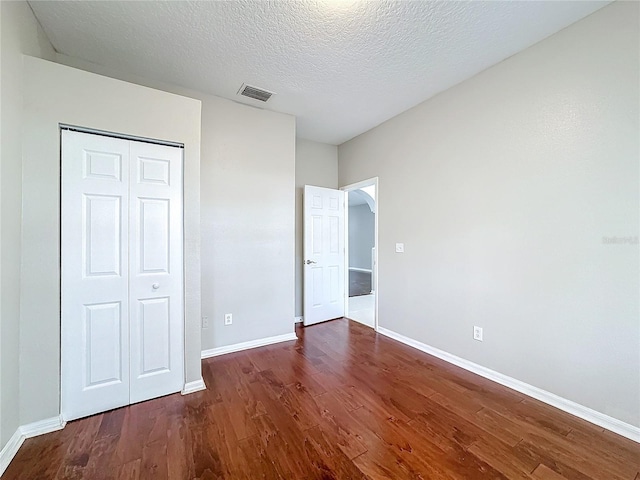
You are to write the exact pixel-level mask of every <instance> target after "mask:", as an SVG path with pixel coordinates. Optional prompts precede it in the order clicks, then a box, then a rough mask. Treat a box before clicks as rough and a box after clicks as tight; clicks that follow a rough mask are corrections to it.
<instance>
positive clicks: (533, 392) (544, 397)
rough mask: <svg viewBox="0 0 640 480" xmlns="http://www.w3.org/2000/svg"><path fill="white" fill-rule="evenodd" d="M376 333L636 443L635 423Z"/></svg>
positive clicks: (427, 347)
mask: <svg viewBox="0 0 640 480" xmlns="http://www.w3.org/2000/svg"><path fill="white" fill-rule="evenodd" d="M378 333H381V334H382V335H385V336H387V337H389V338H393V339H394V340H397V341H398V342H400V343H404V344H405V345H408V346H410V347H413V348H416V349H418V350H420V351H422V352H425V353H428V354H429V355H433V356H434V357H438V358H440V359H442V360H444V361H446V362H449V363H451V364H453V365H456V366H458V367H460V368H464V369H465V370H468V371H470V372H473V373H475V374H477V375H480V376H481V377H484V378H488V379H489V380H492V381H494V382H496V383H499V384H500V385H504V386H505V387H509V388H511V389H513V390H516V391H518V392H520V393H524V394H525V395H528V396H530V397H533V398H535V399H537V400H540V401H541V402H544V403H546V404H548V405H551V406H552V407H556V408H558V409H560V410H562V411H564V412H567V413H570V414H571V415H575V416H576V417H579V418H582V419H583V420H586V421H587V422H591V423H594V424H596V425H598V426H600V427H602V428H606V429H607V430H610V431H612V432H615V433H617V434H618V435H622V436H623V437H626V438H628V439H630V440H633V441H635V442H639V443H640V428H639V427H636V426H635V425H631V424H629V423H625V422H623V421H621V420H618V419H617V418H613V417H610V416H609V415H605V414H604V413H600V412H598V411H596V410H593V409H591V408H589V407H585V406H584V405H580V404H579V403H576V402H574V401H572V400H567V399H566V398H563V397H560V396H558V395H556V394H554V393H551V392H547V391H546V390H542V389H541V388H538V387H534V386H533V385H529V384H528V383H525V382H522V381H520V380H517V379H515V378H513V377H509V376H507V375H503V374H502V373H500V372H496V371H495V370H491V369H489V368H486V367H483V366H482V365H478V364H477V363H473V362H470V361H469V360H465V359H464V358H460V357H458V356H456V355H452V354H451V353H448V352H445V351H444V350H440V349H438V348H435V347H432V346H430V345H427V344H425V343H422V342H419V341H417V340H414V339H412V338H409V337H405V336H404V335H401V334H399V333H396V332H394V331H392V330H388V329H386V328H384V327H378Z"/></svg>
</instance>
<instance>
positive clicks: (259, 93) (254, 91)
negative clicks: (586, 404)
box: [238, 83, 274, 102]
mask: <svg viewBox="0 0 640 480" xmlns="http://www.w3.org/2000/svg"><path fill="white" fill-rule="evenodd" d="M238 95H243V96H245V97H249V98H253V99H254V100H260V101H261V102H266V101H267V100H269V99H270V98H271V95H274V93H273V92H270V91H268V90H264V89H262V88H258V87H252V86H251V85H247V84H246V83H243V84H242V86H241V87H240V90H238Z"/></svg>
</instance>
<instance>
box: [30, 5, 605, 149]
mask: <svg viewBox="0 0 640 480" xmlns="http://www.w3.org/2000/svg"><path fill="white" fill-rule="evenodd" d="M29 3H30V5H31V8H32V9H33V11H34V13H35V15H36V17H37V18H38V20H39V21H40V23H41V25H42V27H43V28H44V31H45V33H46V34H47V36H48V37H49V39H50V40H51V42H52V44H53V46H54V47H55V49H56V50H57V51H58V52H60V53H63V54H65V55H69V56H72V57H77V58H80V59H83V60H86V61H90V62H93V63H97V64H100V65H103V66H105V67H108V68H112V69H116V70H119V71H124V72H128V73H131V74H135V75H139V76H143V77H148V78H151V79H154V80H159V81H163V82H169V83H172V84H175V85H180V86H182V87H186V88H190V89H194V90H198V91H201V92H205V93H209V94H214V95H219V96H222V97H226V98H230V99H233V100H236V101H238V102H242V103H247V104H251V105H254V106H260V107H262V108H266V109H269V110H275V111H278V112H284V113H289V114H292V115H295V116H296V117H297V132H298V135H299V136H301V137H303V138H308V139H311V140H316V141H319V142H324V143H330V144H335V145H338V144H340V143H343V142H345V141H346V140H349V139H351V138H353V137H354V136H356V135H359V134H360V133H363V132H365V131H367V130H369V129H370V128H372V127H374V126H376V125H379V124H380V123H382V122H384V121H385V120H388V119H389V118H391V117H393V116H395V115H397V114H399V113H401V112H403V111H405V110H407V109H409V108H411V107H413V106H415V105H417V104H418V103H420V102H422V101H424V100H426V99H428V98H430V97H432V96H434V95H435V94H437V93H438V92H441V91H443V90H446V89H447V88H449V87H451V86H453V85H455V84H457V83H460V82H461V81H463V80H466V79H467V78H470V77H472V76H473V75H475V74H477V73H479V72H481V71H482V70H484V69H486V68H488V67H490V66H491V65H494V64H496V63H498V62H500V61H502V60H504V59H505V58H507V57H509V56H511V55H513V54H515V53H517V52H519V51H521V50H523V49H525V48H527V47H529V46H531V45H533V44H534V43H537V42H539V41H540V40H542V39H544V38H545V37H547V36H549V35H551V34H553V33H555V32H557V31H559V30H561V29H562V28H564V27H566V26H568V25H570V24H571V23H574V22H576V21H577V20H580V19H581V18H583V17H585V16H587V15H589V14H591V13H593V12H594V11H595V10H598V9H599V8H601V7H603V6H604V5H606V4H607V3H609V2H587V1H486V2H485V1H474V2H457V1H441V2H431V1H393V2H391V1H382V0H378V1H367V2H352V1H339V0H333V1H315V2H307V1H272V2H266V1H246V0H237V1H228V2H221V1H178V2H157V1H146V2H132V1H81V2H67V1H65V2H58V1H30V2H29ZM243 83H247V84H249V85H253V86H257V87H261V88H264V89H266V90H269V91H272V92H275V93H276V95H274V96H273V97H272V98H271V100H269V102H268V103H266V104H262V103H261V102H259V101H256V100H252V99H248V98H246V97H239V96H237V92H238V89H239V88H240V86H241V85H242V84H243Z"/></svg>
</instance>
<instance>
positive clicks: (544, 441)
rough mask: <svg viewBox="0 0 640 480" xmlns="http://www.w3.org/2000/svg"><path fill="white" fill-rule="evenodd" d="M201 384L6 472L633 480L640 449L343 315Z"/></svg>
mask: <svg viewBox="0 0 640 480" xmlns="http://www.w3.org/2000/svg"><path fill="white" fill-rule="evenodd" d="M298 336H299V340H298V341H297V342H288V343H283V344H278V345H272V346H269V347H263V348H256V349H253V350H247V351H245V352H240V353H235V354H230V355H225V356H221V357H216V358H212V359H208V360H205V361H204V362H203V371H204V378H205V382H206V384H207V387H208V388H207V390H206V391H203V392H198V393H195V394H192V395H188V396H184V397H183V396H181V395H179V394H176V395H170V396H167V397H163V398H160V399H156V400H152V401H149V402H144V403H141V404H137V405H133V406H131V407H126V408H121V409H117V410H113V411H110V412H107V413H105V414H102V415H95V416H93V417H89V418H86V419H82V420H77V421H74V422H70V423H69V424H67V426H66V428H65V429H64V430H61V431H59V432H54V433H50V434H47V435H43V436H40V437H36V438H32V439H28V440H27V441H26V442H25V443H24V445H23V446H22V448H21V449H20V451H19V452H18V454H17V456H16V457H15V459H14V460H13V462H12V463H11V465H10V466H9V468H8V469H7V471H6V473H5V475H3V479H6V480H12V479H21V480H25V479H50V478H60V479H165V478H171V479H195V478H197V479H251V480H255V479H323V480H328V479H348V480H350V479H476V478H477V479H483V478H491V479H499V478H508V479H527V478H533V479H589V478H593V479H606V480H615V479H624V480H634V479H640V445H639V444H637V443H634V442H632V441H631V440H627V439H625V438H623V437H620V436H617V435H615V434H613V433H610V432H607V431H603V429H601V428H599V427H596V426H594V425H592V424H590V423H587V422H585V421H582V420H580V419H578V418H575V417H572V416H571V415H568V414H565V413H563V412H560V411H558V410H556V409H554V408H552V407H549V406H547V405H545V404H543V403H540V402H538V401H536V400H533V399H531V398H529V397H526V396H524V395H521V394H519V393H517V392H514V391H512V390H509V389H507V388H505V387H502V386H500V385H497V384H495V383H492V382H490V381H488V380H485V379H483V378H481V377H478V376H476V375H473V374H471V373H469V372H466V371H464V370H461V369H459V368H457V367H454V366H451V365H449V364H447V363H445V362H443V361H440V360H438V359H435V358H433V357H430V356H429V355H426V354H424V353H422V352H419V351H416V350H414V349H411V348H409V347H406V346H404V345H402V344H399V343H397V342H395V341H393V340H391V339H388V338H385V337H383V336H380V335H376V334H375V333H374V332H373V331H372V330H370V329H368V328H366V327H364V326H362V325H360V324H357V323H355V322H350V321H348V320H345V319H341V320H335V321H332V322H328V323H324V324H320V325H315V326H312V327H307V328H305V329H299V330H298Z"/></svg>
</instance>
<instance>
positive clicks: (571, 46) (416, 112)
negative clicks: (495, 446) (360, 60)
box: [339, 2, 640, 426]
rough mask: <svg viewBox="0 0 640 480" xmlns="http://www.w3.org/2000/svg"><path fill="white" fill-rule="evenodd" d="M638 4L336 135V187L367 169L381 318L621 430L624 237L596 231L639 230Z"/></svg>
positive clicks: (638, 333) (628, 259)
mask: <svg viewBox="0 0 640 480" xmlns="http://www.w3.org/2000/svg"><path fill="white" fill-rule="evenodd" d="M638 17H639V4H638V3H637V2H615V3H614V4H612V5H610V6H608V7H606V8H604V9H602V10H600V11H598V12H596V13H594V14H593V15H591V16H590V17H587V18H586V19H584V20H582V21H580V22H578V23H576V24H574V25H572V26H570V27H568V28H567V29H565V30H563V31H561V32H559V33H558V34H556V35H553V36H552V37H549V38H547V39H546V40H544V41H542V42H540V43H538V44H537V45H534V46H533V47H531V48H529V49H527V50H525V51H524V52H522V53H519V54H517V55H515V56H513V57H511V58H509V59H507V60H506V61H504V62H502V63H500V64H498V65H496V66H494V67H492V68H490V69H488V70H486V71H485V72H482V73H481V74H479V75H477V76H476V77H474V78H472V79H470V80H468V81H466V82H463V83H462V84H459V85H457V86H455V87H453V88H451V89H450V90H447V91H445V92H444V93H442V94H440V95H438V96H436V97H434V98H432V99H431V100H428V101H426V102H424V103H422V104H420V105H418V106H417V107H415V108H413V109H411V110H409V111H407V112H405V113H403V114H401V115H399V116H397V117H395V118H393V119H391V120H389V121H387V122H386V123H384V124H382V125H381V126H379V127H377V128H375V129H373V130H371V131H369V132H367V133H365V134H363V135H361V136H359V137H357V138H355V139H353V140H351V141H349V142H347V143H345V144H343V145H341V146H340V147H339V166H340V184H341V185H345V184H349V183H352V182H355V181H358V180H361V179H363V178H370V177H373V176H378V177H379V197H380V198H381V202H380V206H381V208H380V209H379V211H378V214H379V219H378V220H379V236H380V237H379V241H380V249H379V252H378V255H379V280H378V281H379V320H380V325H381V326H382V327H385V328H387V329H390V330H393V331H395V332H398V333H400V334H402V335H405V336H408V337H411V338H413V339H416V340H418V341H420V342H423V343H426V344H428V345H432V346H434V347H437V348H439V349H442V350H445V351H447V352H450V353H452V354H455V355H457V356H460V357H463V358H465V359H468V360H471V361H473V362H475V363H478V364H481V365H483V366H485V367H488V368H490V369H493V370H496V371H498V372H501V373H503V374H506V375H509V376H511V377H515V378H517V379H519V380H522V381H524V382H526V383H529V384H531V385H534V386H537V387H539V388H542V389H544V390H547V391H550V392H553V393H555V394H557V395H560V396H561V397H564V398H567V399H569V400H572V401H574V402H577V403H579V404H582V405H585V406H587V407H590V408H592V409H595V410H597V411H599V412H602V413H605V414H607V415H610V416H612V417H615V418H617V419H620V420H622V421H624V422H627V423H629V424H632V425H635V426H640V356H639V354H638V352H640V321H639V318H640V312H639V287H640V285H639V269H638V262H639V257H640V256H639V249H638V244H637V243H636V244H618V245H613V244H605V243H604V242H603V237H613V236H617V237H628V236H632V237H635V238H637V235H638V229H639V226H638V217H639V205H640V203H639V201H640V197H639V188H638V174H639V161H638V160H639V154H640V147H639V133H638V132H639V131H640V125H639V104H640V98H639V88H640V87H639V85H640V83H639V80H640V79H639V57H640V56H639V45H640V43H639V34H638ZM395 242H404V243H405V251H406V253H404V254H396V253H394V243H395ZM474 325H479V326H482V327H484V342H482V343H480V342H477V341H474V340H473V339H472V329H473V326H474Z"/></svg>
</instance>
